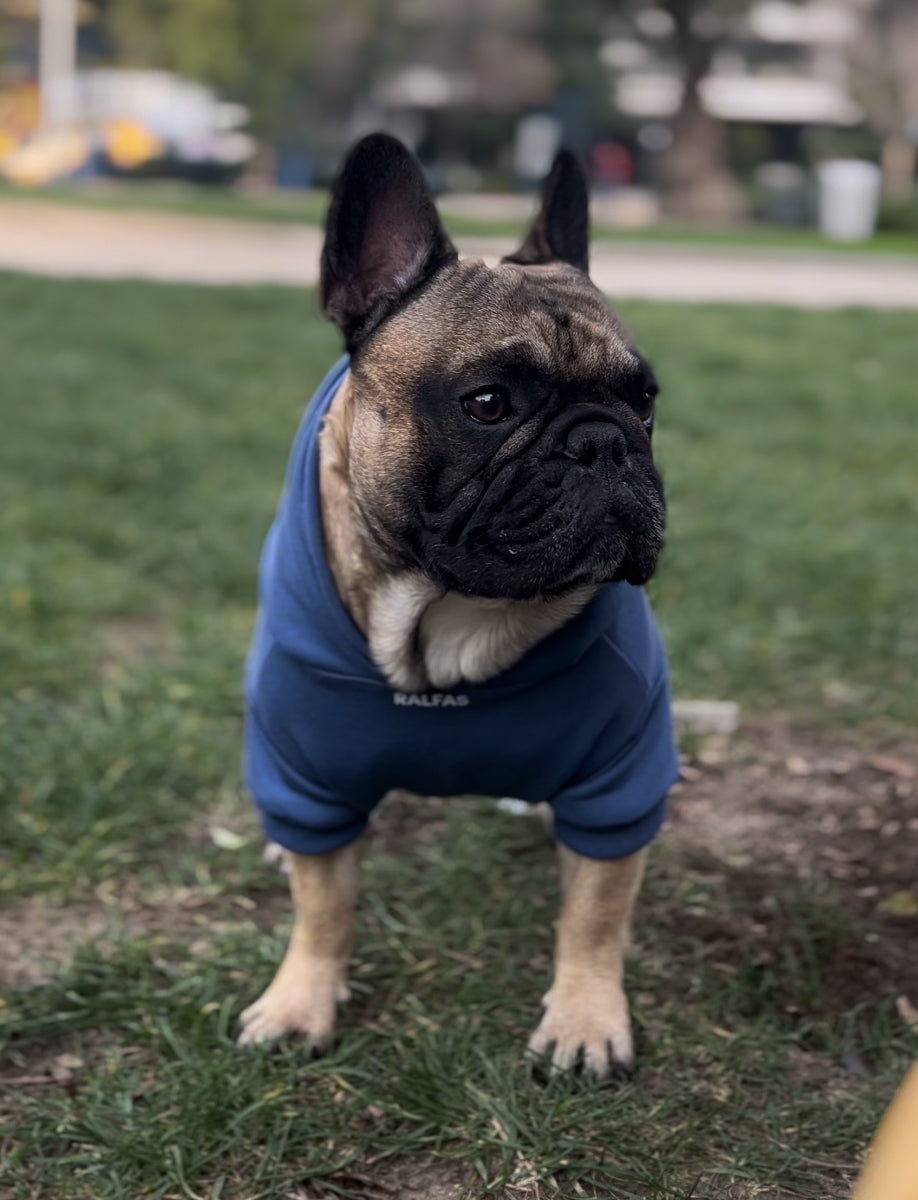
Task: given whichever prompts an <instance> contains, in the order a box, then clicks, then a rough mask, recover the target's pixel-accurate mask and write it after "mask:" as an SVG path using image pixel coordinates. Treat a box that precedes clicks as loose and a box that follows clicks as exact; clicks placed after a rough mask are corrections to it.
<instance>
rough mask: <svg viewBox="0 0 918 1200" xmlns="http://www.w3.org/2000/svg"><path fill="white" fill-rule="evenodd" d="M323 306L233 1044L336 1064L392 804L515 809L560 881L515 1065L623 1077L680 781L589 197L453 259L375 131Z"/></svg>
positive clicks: (260, 708)
mask: <svg viewBox="0 0 918 1200" xmlns="http://www.w3.org/2000/svg"><path fill="white" fill-rule="evenodd" d="M320 296H321V304H322V307H323V310H324V312H325V314H326V315H327V316H328V317H329V318H330V319H331V320H332V321H334V322H335V323H336V324H337V325H338V326H339V328H340V330H341V331H342V333H343V335H344V343H345V349H346V352H347V353H346V357H345V358H344V359H342V360H341V361H340V362H339V363H338V364H337V365H336V366H335V367H334V368H333V369H332V370H331V372H330V373H329V375H328V376H326V379H325V381H324V383H323V384H322V385H321V387H320V388H319V392H318V393H317V395H316V397H315V399H314V400H313V403H312V404H311V405H310V407H309V408H308V409H307V412H306V415H305V417H304V419H303V423H302V425H301V427H300V430H299V433H298V434H297V438H296V441H295V443H294V447H293V452H292V455H291V459H290V465H289V467H288V473H287V480H286V486H285V488H284V492H283V496H282V499H281V502H280V506H279V508H278V512H277V515H276V518H275V521H274V524H273V525H272V528H271V531H270V533H269V535H268V539H267V541H266V544H265V549H264V552H263V555H262V560H261V566H260V571H259V589H260V607H259V615H258V618H257V624H256V631H255V635H254V638H253V643H252V647H251V651H250V654H249V658H248V663H247V683H246V692H247V704H246V778H247V782H248V785H249V788H250V790H251V791H252V793H253V794H254V797H255V800H256V802H257V804H258V806H259V809H260V815H261V819H262V824H263V826H264V828H265V831H266V833H267V835H268V837H269V838H270V839H271V840H273V841H275V842H277V843H279V844H280V845H281V846H282V847H284V848H285V850H286V852H287V857H288V860H289V865H290V885H291V891H292V898H293V907H294V917H295V919H294V926H293V931H292V934H291V938H290V942H289V946H288V949H287V952H286V955H285V957H284V959H283V962H282V964H281V966H280V968H279V970H278V972H277V974H276V976H275V978H274V980H273V982H272V983H271V984H270V986H269V987H268V988H267V990H266V991H265V992H264V994H263V995H262V996H261V998H260V999H259V1000H257V1001H256V1002H255V1003H254V1004H252V1005H251V1006H250V1007H248V1008H247V1009H246V1010H245V1011H244V1012H243V1014H242V1018H241V1023H242V1032H241V1035H240V1042H241V1044H243V1045H250V1044H254V1043H259V1042H265V1041H271V1040H273V1039H275V1038H278V1037H281V1036H283V1035H285V1034H290V1033H297V1034H301V1035H305V1036H306V1038H307V1039H308V1042H309V1045H310V1047H311V1048H312V1050H313V1051H314V1052H317V1053H318V1052H321V1051H323V1050H324V1049H325V1048H327V1047H328V1045H329V1043H330V1041H331V1039H332V1035H333V1031H334V1024H335V1015H336V1006H337V1004H338V1002H339V1001H340V1000H343V999H345V998H346V997H347V995H348V989H347V979H346V973H347V963H348V958H349V955H350V952H351V948H352V943H353V913H354V907H355V901H356V897H357V890H358V874H359V858H360V845H361V835H362V834H363V832H364V829H365V827H366V824H367V817H368V814H369V812H370V810H371V809H372V808H373V806H374V805H375V804H376V803H377V802H378V801H379V800H380V798H381V797H382V796H383V794H384V793H385V792H386V791H388V790H390V789H392V788H395V787H402V788H407V789H408V790H411V791H414V792H418V793H420V794H421V795H424V794H427V795H431V794H433V795H456V794H460V793H466V794H468V793H477V794H485V795H488V794H490V795H496V796H502V795H511V796H520V797H522V798H523V799H525V800H527V801H531V802H533V803H541V802H545V801H547V802H549V803H550V804H551V806H552V809H553V814H554V832H555V837H556V840H557V842H558V849H559V855H560V868H561V885H562V897H563V899H562V910H561V915H560V920H559V922H558V925H557V933H556V955H555V973H554V982H553V984H552V986H551V988H550V990H549V991H548V993H547V995H546V996H545V999H544V1006H543V1013H542V1017H541V1020H540V1022H539V1024H538V1026H537V1028H536V1029H535V1032H534V1033H533V1035H532V1037H531V1038H530V1041H529V1049H530V1050H531V1051H532V1052H533V1053H534V1054H535V1055H538V1056H541V1057H542V1060H543V1061H547V1063H548V1065H549V1069H550V1070H552V1071H553V1072H561V1071H570V1070H577V1071H580V1072H582V1073H583V1074H584V1075H587V1076H589V1077H592V1078H594V1079H596V1080H599V1081H602V1080H605V1079H608V1078H611V1077H617V1076H622V1075H627V1074H628V1073H630V1071H631V1070H632V1068H633V1064H634V1049H633V1042H632V1034H631V1027H630V1019H629V1013H628V1004H627V1000H626V997H625V993H624V990H623V983H622V974H623V954H624V951H625V948H626V943H627V937H628V928H629V922H630V916H631V912H632V907H633V904H634V901H635V898H636V895H637V892H638V888H639V886H640V882H641V878H642V874H643V869H644V860H645V855H646V847H647V845H648V843H649V842H650V841H651V840H652V838H653V837H654V835H655V834H656V833H657V831H658V829H659V827H660V824H661V822H662V819H663V811H664V801H665V796H666V793H667V790H668V788H669V786H670V785H671V783H672V782H673V781H674V779H675V776H676V771H677V762H676V755H675V751H674V748H673V737H672V730H671V726H670V706H669V693H668V685H667V676H666V664H665V659H664V656H663V653H662V649H661V646H660V639H659V636H658V633H657V631H656V627H655V625H654V623H653V619H652V616H651V615H650V611H649V608H648V606H647V601H646V599H645V596H644V592H643V589H642V585H643V584H644V583H646V582H647V580H648V579H649V578H650V576H651V574H652V573H653V571H654V568H655V566H656V563H657V559H658V556H659V553H660V550H661V548H662V545H663V528H664V515H665V505H664V497H663V487H662V484H661V481H660V476H659V474H658V473H657V470H656V468H655V466H654V463H653V454H652V449H651V435H652V432H653V421H654V408H655V399H656V395H657V383H656V380H655V378H654V375H653V372H652V370H651V368H650V366H649V365H648V363H647V362H646V360H645V359H644V358H643V357H642V356H641V354H640V353H639V352H638V350H637V349H636V347H635V344H634V342H633V340H632V338H631V336H630V335H629V333H628V332H627V330H626V329H625V327H624V325H623V324H622V323H621V321H620V320H619V319H618V317H617V316H616V315H615V314H614V313H613V311H612V309H611V308H610V307H609V305H608V304H607V302H606V300H605V298H604V297H603V295H602V294H601V293H600V292H599V291H598V289H597V288H596V287H595V286H594V285H593V284H592V283H591V281H590V279H589V276H588V191H587V181H586V176H585V174H584V173H583V171H582V169H581V167H580V166H579V164H578V162H577V160H576V159H575V158H574V157H573V156H572V155H571V154H570V153H568V152H567V151H561V152H560V153H559V155H558V156H557V158H556V160H555V163H554V165H553V167H552V169H551V171H550V173H549V175H548V177H547V179H546V180H545V183H544V185H543V188H542V194H541V207H540V209H539V211H538V215H537V216H536V218H535V221H534V223H533V225H532V228H531V229H530V231H529V234H528V236H527V237H526V239H525V240H524V242H523V243H522V245H521V246H520V248H519V249H518V250H517V251H516V253H515V254H511V255H509V256H508V257H506V258H505V259H503V260H502V261H501V263H500V264H499V265H497V266H496V267H493V268H491V267H488V266H486V265H485V263H484V262H482V261H479V260H462V261H460V259H459V257H458V254H457V252H456V249H455V247H454V246H453V244H452V242H451V241H450V239H449V237H448V236H447V234H446V232H445V231H444V229H443V226H442V224H441V222H440V219H439V216H438V214H437V210H436V206H435V203H434V200H433V197H432V195H431V192H430V191H429V189H428V186H427V184H426V182H425V179H424V176H423V173H422V171H421V169H420V167H419V165H418V163H417V161H416V160H415V159H414V157H413V156H412V155H411V154H410V153H409V152H408V150H407V149H406V148H405V147H404V146H403V145H402V144H401V143H400V142H398V141H397V140H396V139H394V138H391V137H389V136H387V135H385V134H373V135H370V136H369V137H367V138H365V139H363V140H362V141H361V142H359V143H358V144H357V145H356V146H355V148H354V149H353V150H352V151H351V153H350V155H349V157H348V158H347V160H346V162H345V164H344V166H343V168H342V170H341V173H340V175H339V177H338V180H337V183H336V185H335V187H334V189H333V193H332V199H331V204H330V208H329V213H328V219H327V225H326V237H325V244H324V249H323V252H322V262H321V282H320Z"/></svg>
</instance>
